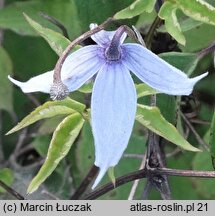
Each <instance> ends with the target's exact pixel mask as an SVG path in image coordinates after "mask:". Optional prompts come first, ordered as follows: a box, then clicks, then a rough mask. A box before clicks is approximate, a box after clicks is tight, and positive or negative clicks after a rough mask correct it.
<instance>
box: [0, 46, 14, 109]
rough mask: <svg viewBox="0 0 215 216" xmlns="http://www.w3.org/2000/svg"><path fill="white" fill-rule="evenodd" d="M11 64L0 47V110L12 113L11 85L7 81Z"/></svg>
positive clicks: (10, 72) (10, 71)
mask: <svg viewBox="0 0 215 216" xmlns="http://www.w3.org/2000/svg"><path fill="white" fill-rule="evenodd" d="M12 70H13V68H12V62H11V60H10V57H9V55H8V54H7V52H6V51H5V50H4V49H3V48H2V47H0V80H1V84H0V109H4V110H7V111H9V112H12V111H13V95H12V85H11V83H10V82H9V81H8V78H7V77H8V75H11V74H12Z"/></svg>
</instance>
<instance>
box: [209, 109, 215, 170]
mask: <svg viewBox="0 0 215 216" xmlns="http://www.w3.org/2000/svg"><path fill="white" fill-rule="evenodd" d="M209 145H210V153H211V157H212V164H213V167H214V169H215V111H214V115H213V119H212V122H211V127H210V138H209Z"/></svg>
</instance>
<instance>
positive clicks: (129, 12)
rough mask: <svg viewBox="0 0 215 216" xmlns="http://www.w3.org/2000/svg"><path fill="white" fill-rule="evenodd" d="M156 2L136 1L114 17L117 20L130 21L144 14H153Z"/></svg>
mask: <svg viewBox="0 0 215 216" xmlns="http://www.w3.org/2000/svg"><path fill="white" fill-rule="evenodd" d="M155 3H156V0H136V1H135V2H133V3H132V4H131V5H129V6H128V7H127V8H125V9H123V10H121V11H119V12H118V13H116V14H115V15H114V18H115V19H130V18H133V17H135V16H138V15H140V14H142V13H143V12H148V13H151V12H152V11H153V9H154V6H155Z"/></svg>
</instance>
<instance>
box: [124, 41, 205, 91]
mask: <svg viewBox="0 0 215 216" xmlns="http://www.w3.org/2000/svg"><path fill="white" fill-rule="evenodd" d="M122 48H123V51H124V53H125V56H124V59H123V64H124V65H125V66H126V67H127V68H128V69H129V70H130V71H132V72H133V73H134V74H135V75H136V76H137V77H138V78H139V79H140V80H142V81H143V82H145V83H146V84H148V85H149V86H151V87H152V88H154V89H156V90H158V91H160V92H163V93H166V94H170V95H189V94H191V92H192V91H193V87H194V85H195V84H196V82H198V81H199V80H200V79H202V78H203V77H205V76H207V74H208V73H204V74H202V75H200V76H197V77H195V78H188V77H187V75H186V74H185V73H183V72H182V71H180V70H179V69H177V68H175V67H173V66H172V65H170V64H168V63H167V62H165V61H164V60H162V59H161V58H159V57H158V56H157V55H155V54H154V53H152V52H151V51H150V50H148V49H146V48H145V47H143V46H141V45H139V44H124V45H122Z"/></svg>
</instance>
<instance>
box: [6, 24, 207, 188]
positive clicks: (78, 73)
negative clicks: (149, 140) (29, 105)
mask: <svg viewBox="0 0 215 216" xmlns="http://www.w3.org/2000/svg"><path fill="white" fill-rule="evenodd" d="M94 27H95V24H91V28H94ZM126 36H127V35H126V33H125V32H124V29H123V28H119V29H118V30H117V31H105V30H102V31H100V32H98V33H96V34H94V35H92V36H91V37H92V39H93V40H94V41H95V42H96V43H97V45H90V46H86V47H83V48H80V49H79V50H77V51H76V52H74V53H72V54H70V55H69V56H68V57H67V58H66V60H65V62H64V64H63V66H62V70H61V78H62V81H63V83H64V84H65V85H66V86H67V88H68V90H69V91H70V92H73V91H75V90H77V89H78V88H80V87H81V86H82V85H83V84H84V83H85V82H87V81H88V80H89V79H91V78H92V77H93V76H94V75H95V74H97V76H96V79H95V83H94V86H93V91H92V100H91V118H92V130H93V136H94V143H95V165H96V166H97V167H99V168H100V172H99V174H98V176H97V178H96V180H95V182H94V185H93V188H94V187H95V186H96V185H97V184H98V183H99V182H100V180H101V179H102V177H103V176H104V175H105V173H106V171H107V170H108V168H109V167H114V166H115V165H116V164H117V163H118V162H119V160H120V158H121V156H122V154H123V152H124V150H125V148H126V147H127V145H128V142H129V138H130V135H131V132H132V128H133V124H134V120H135V113H136V103H137V95H136V89H135V86H134V82H133V80H132V77H131V74H130V72H132V73H133V74H134V75H136V76H137V77H138V78H139V79H140V80H141V81H142V82H144V83H146V84H148V85H149V86H151V87H152V88H154V89H156V90H158V91H159V92H163V93H166V94H169V95H189V94H190V93H191V92H192V90H193V86H194V85H195V84H196V83H197V82H198V81H199V80H200V79H202V78H203V77H205V76H206V75H207V73H204V74H202V75H200V76H197V77H195V78H188V77H187V75H186V74H184V73H183V72H181V71H180V70H179V69H177V68H175V67H173V66H172V65H170V64H168V63H167V62H165V61H164V60H162V59H160V58H159V57H158V56H157V55H155V54H153V53H152V52H151V51H149V50H148V49H146V48H145V47H143V46H141V45H139V44H136V43H125V44H123V42H124V40H125V38H126ZM53 73H54V72H53V71H49V72H46V73H44V74H41V75H39V76H36V77H33V78H31V79H30V80H28V81H27V82H19V81H17V80H15V79H13V78H11V77H9V79H10V81H11V82H13V83H14V84H15V85H17V86H19V87H20V88H21V89H22V91H23V92H24V93H29V92H37V91H40V92H45V93H50V89H51V86H52V83H53Z"/></svg>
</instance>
